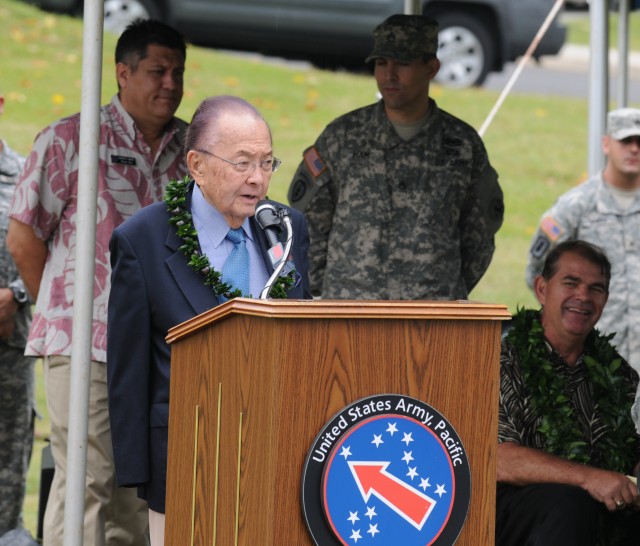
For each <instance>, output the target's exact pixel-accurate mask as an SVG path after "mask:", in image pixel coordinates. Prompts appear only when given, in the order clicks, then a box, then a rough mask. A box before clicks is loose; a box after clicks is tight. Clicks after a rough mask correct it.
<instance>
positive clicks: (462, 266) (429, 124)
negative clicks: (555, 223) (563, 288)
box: [289, 15, 503, 300]
mask: <svg viewBox="0 0 640 546" xmlns="http://www.w3.org/2000/svg"><path fill="white" fill-rule="evenodd" d="M437 47H438V24H437V22H436V21H435V20H434V19H432V18H430V17H427V16H420V15H393V16H391V17H390V18H388V19H387V20H385V21H384V22H383V23H382V24H380V25H378V27H377V28H376V29H375V31H374V50H373V52H372V53H371V55H370V56H369V57H368V58H367V62H370V61H374V62H375V69H374V74H375V79H376V82H377V85H378V89H379V91H380V93H381V95H382V100H381V101H379V102H378V103H377V104H373V105H370V106H366V107H364V108H360V109H358V110H355V111H353V112H350V113H348V114H346V115H344V116H341V117H340V118H338V119H336V120H334V121H333V122H332V123H331V124H329V125H328V126H327V128H326V129H325V130H324V131H323V132H322V134H321V135H320V136H319V138H318V139H317V141H316V142H315V144H314V145H313V146H312V147H310V148H308V149H307V150H306V151H305V152H304V157H303V161H302V163H301V164H300V166H299V168H298V171H297V172H296V174H295V176H294V178H293V181H292V183H291V186H290V188H289V201H290V203H291V204H292V205H293V206H294V207H296V208H298V209H300V210H302V211H303V212H304V213H305V216H306V218H307V220H308V223H309V230H310V236H311V249H310V260H311V272H310V273H311V288H312V292H313V293H314V296H321V297H323V298H332V299H381V300H383V299H412V300H416V299H466V298H467V297H468V295H469V292H470V291H471V290H472V288H473V287H474V286H475V285H476V284H477V282H478V281H479V280H480V278H481V277H482V275H483V274H484V272H485V271H486V269H487V267H488V266H489V263H490V262H491V258H492V256H493V251H494V248H495V246H494V235H495V233H496V232H497V230H498V229H499V227H500V225H501V223H502V217H503V200H502V191H501V189H500V186H499V184H498V180H497V175H496V173H495V171H494V170H493V168H492V167H491V165H490V164H489V160H488V158H487V153H486V150H485V148H484V145H483V143H482V140H481V139H480V137H479V135H478V133H477V132H476V131H475V130H474V129H473V128H472V127H470V126H469V125H467V124H466V123H464V122H463V121H461V120H459V119H458V118H456V117H454V116H452V115H451V114H448V113H447V112H444V111H443V110H440V109H439V108H438V106H437V105H436V103H435V101H434V100H433V99H431V98H430V97H429V84H430V82H431V80H432V79H433V77H434V76H435V75H436V73H437V72H438V69H439V68H440V63H439V61H438V59H437V58H436V56H435V53H436V50H437Z"/></svg>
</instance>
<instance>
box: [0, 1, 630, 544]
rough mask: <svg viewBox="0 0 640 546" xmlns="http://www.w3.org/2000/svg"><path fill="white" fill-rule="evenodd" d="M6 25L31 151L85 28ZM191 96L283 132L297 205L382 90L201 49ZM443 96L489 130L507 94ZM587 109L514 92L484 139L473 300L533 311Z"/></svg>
mask: <svg viewBox="0 0 640 546" xmlns="http://www.w3.org/2000/svg"><path fill="white" fill-rule="evenodd" d="M0 20H2V22H3V27H2V28H3V32H2V33H0V50H1V51H2V53H3V59H2V63H1V64H0V90H1V91H2V92H3V93H4V95H5V98H6V105H5V106H6V107H5V114H4V116H3V117H2V119H0V131H1V133H0V134H2V136H3V137H4V138H6V139H7V140H8V141H9V142H10V144H11V146H12V147H13V148H15V149H17V150H18V151H20V152H22V153H27V152H28V151H29V148H30V145H31V142H32V141H33V138H34V136H35V134H36V133H37V131H38V130H40V129H42V128H43V127H44V126H45V125H46V124H48V123H50V122H51V121H53V120H55V119H57V118H59V117H61V116H64V115H69V114H72V113H74V112H76V111H78V110H79V107H80V90H81V77H82V76H81V58H82V55H81V53H82V47H81V44H82V23H81V21H79V20H76V19H72V18H69V17H64V16H53V15H50V14H43V13H42V12H40V11H38V10H36V9H34V8H33V7H31V6H29V5H27V4H25V3H22V2H20V1H17V0H2V3H1V4H0ZM638 22H639V17H638V13H637V12H636V13H635V14H634V15H633V17H632V22H631V25H632V32H631V36H632V43H633V46H632V48H633V49H637V50H640V32H638V31H637V27H638ZM570 24H571V26H570V32H569V37H570V40H571V41H573V42H578V43H580V42H581V43H587V42H588V20H587V19H584V20H579V21H577V22H575V21H574V20H573V19H572V22H571V23H570ZM585 25H586V27H585ZM634 29H636V30H635V32H634ZM612 43H614V44H615V42H612ZM114 47H115V38H114V37H113V36H110V35H107V36H105V39H104V51H105V55H104V67H103V81H102V89H103V94H102V99H103V102H106V101H108V100H109V99H110V97H111V96H112V95H113V94H114V93H115V92H116V87H115V79H114V76H113V51H114ZM185 90H186V91H185V97H184V100H183V102H182V105H181V107H180V110H179V111H178V115H179V116H180V117H182V118H184V119H187V120H188V119H190V117H191V114H192V113H193V111H194V109H195V107H196V105H197V104H198V103H199V102H200V100H202V99H203V98H205V97H207V96H210V95H218V94H233V95H239V96H242V97H244V98H246V99H247V100H249V101H250V102H252V103H253V104H255V105H256V106H257V107H258V109H259V110H260V111H261V112H262V113H263V114H264V115H265V117H266V118H267V120H268V121H269V123H270V125H271V128H272V132H273V136H274V149H275V152H276V155H277V156H278V157H280V158H281V159H282V160H283V166H282V167H281V169H280V170H279V171H278V173H277V174H276V175H275V176H274V177H273V180H272V185H271V191H270V197H272V198H274V199H277V200H281V201H286V190H287V187H288V185H289V182H290V180H291V177H292V175H293V173H294V171H295V169H296V167H297V165H298V163H299V161H300V159H301V153H302V151H303V149H304V148H305V147H307V146H308V145H310V144H311V143H313V141H314V140H315V138H316V137H317V135H318V134H319V133H320V132H321V131H322V129H323V128H324V127H325V125H326V124H327V123H329V122H330V121H331V120H333V119H334V118H335V117H337V116H338V115H340V114H342V113H344V112H347V111H348V110H351V109H353V108H356V107H359V106H362V105H365V104H369V103H371V102H373V101H374V100H375V93H376V88H375V83H374V82H373V79H372V78H371V77H369V76H366V75H352V74H347V73H334V72H327V71H320V70H315V69H308V68H302V67H301V68H292V67H291V66H285V65H282V64H277V63H271V62H267V63H265V62H262V61H260V60H259V59H252V58H247V57H240V56H236V55H233V54H228V53H223V52H219V51H214V50H206V49H202V48H197V47H191V48H190V49H189V52H188V60H187V73H186V80H185ZM432 95H433V96H434V98H435V99H436V101H437V102H438V104H439V105H440V106H441V107H442V108H444V109H446V110H448V111H450V112H452V113H453V114H455V115H457V116H459V117H461V118H462V119H464V120H466V121H467V122H469V123H470V124H471V125H473V126H474V127H476V128H479V127H480V125H481V124H482V122H483V121H484V119H485V117H486V116H487V114H488V113H489V111H490V110H491V108H492V106H493V104H494V103H495V101H496V99H497V96H498V93H495V92H489V91H486V90H484V89H482V88H480V89H467V90H450V89H443V88H441V87H438V86H435V87H433V88H432ZM635 106H640V105H635ZM587 114H588V113H587V102H586V100H582V99H568V98H546V97H537V96H527V95H512V96H510V97H509V98H508V99H507V100H506V102H505V104H504V106H503V108H502V109H501V111H500V112H499V113H498V115H497V117H496V118H495V120H494V121H493V124H492V125H491V126H490V127H489V129H488V131H487V132H486V134H485V137H484V140H485V143H486V146H487V150H488V152H489V156H490V158H491V161H492V163H493V165H494V167H495V168H496V170H497V171H498V173H499V174H500V181H501V184H502V187H503V190H504V193H505V200H506V215H505V222H504V225H503V227H502V229H501V230H500V232H499V234H498V236H497V238H496V245H497V250H496V253H495V256H494V259H493V262H492V264H491V267H490V268H489V271H488V272H487V274H486V275H485V277H484V278H483V279H482V281H481V282H480V284H479V285H478V286H477V287H476V289H475V290H474V291H473V293H472V295H471V296H472V298H473V299H476V300H481V301H487V302H496V303H504V304H506V305H508V306H509V309H510V310H512V311H515V309H516V307H517V306H518V305H533V303H534V300H533V297H532V295H531V294H530V292H529V291H528V289H527V288H526V286H525V283H524V267H525V261H526V255H527V251H528V247H529V241H530V238H531V236H532V234H533V231H534V229H535V226H536V223H537V221H538V218H539V216H540V214H541V213H542V212H543V211H544V210H546V209H547V208H548V207H549V206H550V205H551V204H552V203H553V201H554V200H555V199H556V197H557V196H558V195H560V194H561V193H563V192H564V191H566V190H567V189H569V188H570V187H572V186H574V185H576V184H578V183H580V182H581V181H582V180H584V178H585V177H586V165H587V157H586V152H587V121H588V115H587ZM41 377H42V373H41V365H40V364H39V365H38V378H39V379H38V403H39V410H40V412H41V413H43V414H44V418H43V420H42V421H40V422H38V424H37V435H38V440H37V442H36V446H35V450H34V458H33V460H32V464H31V472H30V476H29V490H28V497H27V502H26V506H25V519H26V525H27V528H28V529H30V530H31V531H32V533H33V534H34V535H35V532H36V516H37V502H38V500H37V491H38V486H39V467H40V460H39V457H40V451H41V448H42V445H43V439H44V437H46V435H47V434H48V420H47V417H46V411H45V403H44V390H43V387H42V381H41Z"/></svg>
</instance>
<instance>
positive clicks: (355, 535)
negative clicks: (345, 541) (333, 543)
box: [349, 529, 362, 542]
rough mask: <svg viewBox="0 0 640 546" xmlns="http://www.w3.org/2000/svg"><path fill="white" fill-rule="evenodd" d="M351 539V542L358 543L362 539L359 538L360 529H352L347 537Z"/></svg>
mask: <svg viewBox="0 0 640 546" xmlns="http://www.w3.org/2000/svg"><path fill="white" fill-rule="evenodd" d="M349 538H351V539H353V542H358V540H360V539H361V538H362V537H361V536H360V529H354V530H353V531H351V536H350V537H349Z"/></svg>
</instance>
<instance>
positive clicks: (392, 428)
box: [386, 423, 398, 436]
mask: <svg viewBox="0 0 640 546" xmlns="http://www.w3.org/2000/svg"><path fill="white" fill-rule="evenodd" d="M386 432H388V433H389V434H391V436H393V434H394V433H395V432H398V428H397V427H396V424H395V423H389V426H388V427H387V430H386Z"/></svg>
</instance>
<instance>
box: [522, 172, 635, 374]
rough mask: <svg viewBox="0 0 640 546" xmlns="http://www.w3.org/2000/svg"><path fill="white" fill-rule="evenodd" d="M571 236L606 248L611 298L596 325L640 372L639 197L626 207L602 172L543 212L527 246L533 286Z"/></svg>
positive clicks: (528, 272)
mask: <svg viewBox="0 0 640 546" xmlns="http://www.w3.org/2000/svg"><path fill="white" fill-rule="evenodd" d="M567 239H583V240H585V241H588V242H589V243H592V244H594V245H598V246H599V247H600V248H602V249H603V250H604V251H605V253H606V254H607V257H608V258H609V261H610V262H611V283H610V285H609V299H608V301H607V305H605V307H604V311H603V313H602V317H600V321H599V322H598V324H597V328H598V330H600V331H601V332H603V333H614V332H615V334H616V335H615V337H614V339H613V341H612V342H613V345H615V347H616V349H617V350H618V352H619V353H620V354H621V355H622V356H623V357H624V358H625V359H626V360H627V361H628V362H629V364H631V365H632V366H633V367H634V368H635V369H636V371H640V198H638V197H636V199H635V201H634V202H633V204H632V205H631V206H630V207H629V208H628V209H627V210H622V209H621V208H620V207H619V206H618V204H617V203H616V201H615V199H614V197H613V195H612V194H611V192H610V191H609V189H608V186H607V184H606V183H605V182H604V180H603V179H602V175H601V174H598V175H596V176H594V177H592V178H591V179H589V180H588V181H587V182H585V183H583V184H581V185H579V186H577V187H576V188H573V189H572V190H569V191H568V192H567V193H565V194H564V195H562V196H560V198H559V199H558V200H557V201H556V203H555V204H554V205H553V207H551V208H550V209H549V210H548V211H547V212H545V213H544V214H543V215H542V218H541V220H540V225H539V226H538V229H537V231H536V233H535V235H534V237H533V242H532V245H531V249H530V251H529V263H528V266H527V272H526V278H527V284H528V285H529V287H533V281H534V279H535V277H536V275H539V274H540V273H541V272H542V266H543V264H544V260H545V258H546V257H547V254H548V253H549V252H550V251H551V249H552V248H553V247H554V246H555V245H557V244H559V243H561V242H562V241H566V240H567Z"/></svg>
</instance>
